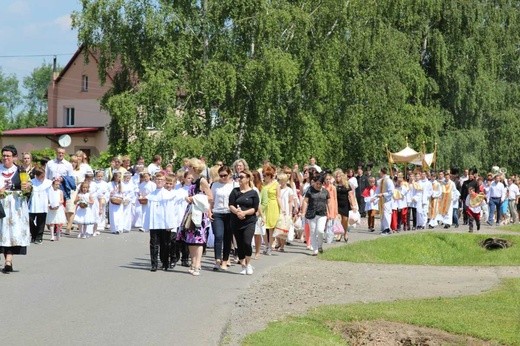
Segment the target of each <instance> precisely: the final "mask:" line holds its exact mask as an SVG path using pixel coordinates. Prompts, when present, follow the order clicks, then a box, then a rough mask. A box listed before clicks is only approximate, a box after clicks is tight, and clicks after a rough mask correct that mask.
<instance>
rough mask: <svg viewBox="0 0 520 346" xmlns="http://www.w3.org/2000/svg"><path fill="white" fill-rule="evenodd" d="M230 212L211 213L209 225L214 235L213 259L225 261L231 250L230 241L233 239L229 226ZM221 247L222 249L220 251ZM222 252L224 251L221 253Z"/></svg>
mask: <svg viewBox="0 0 520 346" xmlns="http://www.w3.org/2000/svg"><path fill="white" fill-rule="evenodd" d="M230 220H231V214H230V213H226V214H219V213H215V214H213V221H212V222H211V227H212V228H213V235H214V236H215V259H216V260H220V259H221V260H222V261H224V262H225V261H227V260H228V259H229V253H230V252H231V241H232V240H233V232H232V231H231V227H230ZM222 248H223V250H224V251H222ZM222 252H224V253H222Z"/></svg>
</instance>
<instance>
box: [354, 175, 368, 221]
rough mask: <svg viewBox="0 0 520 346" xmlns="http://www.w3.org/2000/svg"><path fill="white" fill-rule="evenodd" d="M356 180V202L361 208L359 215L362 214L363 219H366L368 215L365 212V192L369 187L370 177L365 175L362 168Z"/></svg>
mask: <svg viewBox="0 0 520 346" xmlns="http://www.w3.org/2000/svg"><path fill="white" fill-rule="evenodd" d="M356 180H357V183H358V186H357V188H356V200H357V204H358V207H359V214H361V217H366V216H367V213H366V212H365V198H364V197H363V191H365V189H366V188H367V186H368V177H367V176H366V175H365V174H364V172H363V168H362V167H358V170H357V175H356Z"/></svg>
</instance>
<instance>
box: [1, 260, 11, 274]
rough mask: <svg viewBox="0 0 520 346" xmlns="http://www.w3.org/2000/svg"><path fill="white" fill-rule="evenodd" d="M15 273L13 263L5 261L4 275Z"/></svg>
mask: <svg viewBox="0 0 520 346" xmlns="http://www.w3.org/2000/svg"><path fill="white" fill-rule="evenodd" d="M12 271H13V263H12V262H11V261H5V265H4V269H2V273H11V272H12Z"/></svg>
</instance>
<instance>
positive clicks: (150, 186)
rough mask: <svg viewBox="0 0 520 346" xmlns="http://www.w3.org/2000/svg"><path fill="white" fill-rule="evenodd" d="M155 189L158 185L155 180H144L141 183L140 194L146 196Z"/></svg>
mask: <svg viewBox="0 0 520 346" xmlns="http://www.w3.org/2000/svg"><path fill="white" fill-rule="evenodd" d="M155 189H157V185H155V183H154V182H153V181H146V182H145V181H143V182H142V183H140V184H139V195H141V196H143V197H144V196H146V195H148V194H149V193H151V192H152V191H154V190H155Z"/></svg>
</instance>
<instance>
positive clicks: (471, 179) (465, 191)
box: [460, 170, 478, 225]
mask: <svg viewBox="0 0 520 346" xmlns="http://www.w3.org/2000/svg"><path fill="white" fill-rule="evenodd" d="M475 173H477V172H476V170H470V171H469V175H468V180H466V181H464V183H462V188H461V189H460V199H461V203H462V206H463V208H464V210H463V213H462V215H463V217H464V224H465V225H467V224H468V213H467V209H468V207H467V206H466V197H468V195H469V188H470V187H472V188H473V189H474V190H475V191H478V189H477V186H478V184H477V180H476V179H475Z"/></svg>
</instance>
